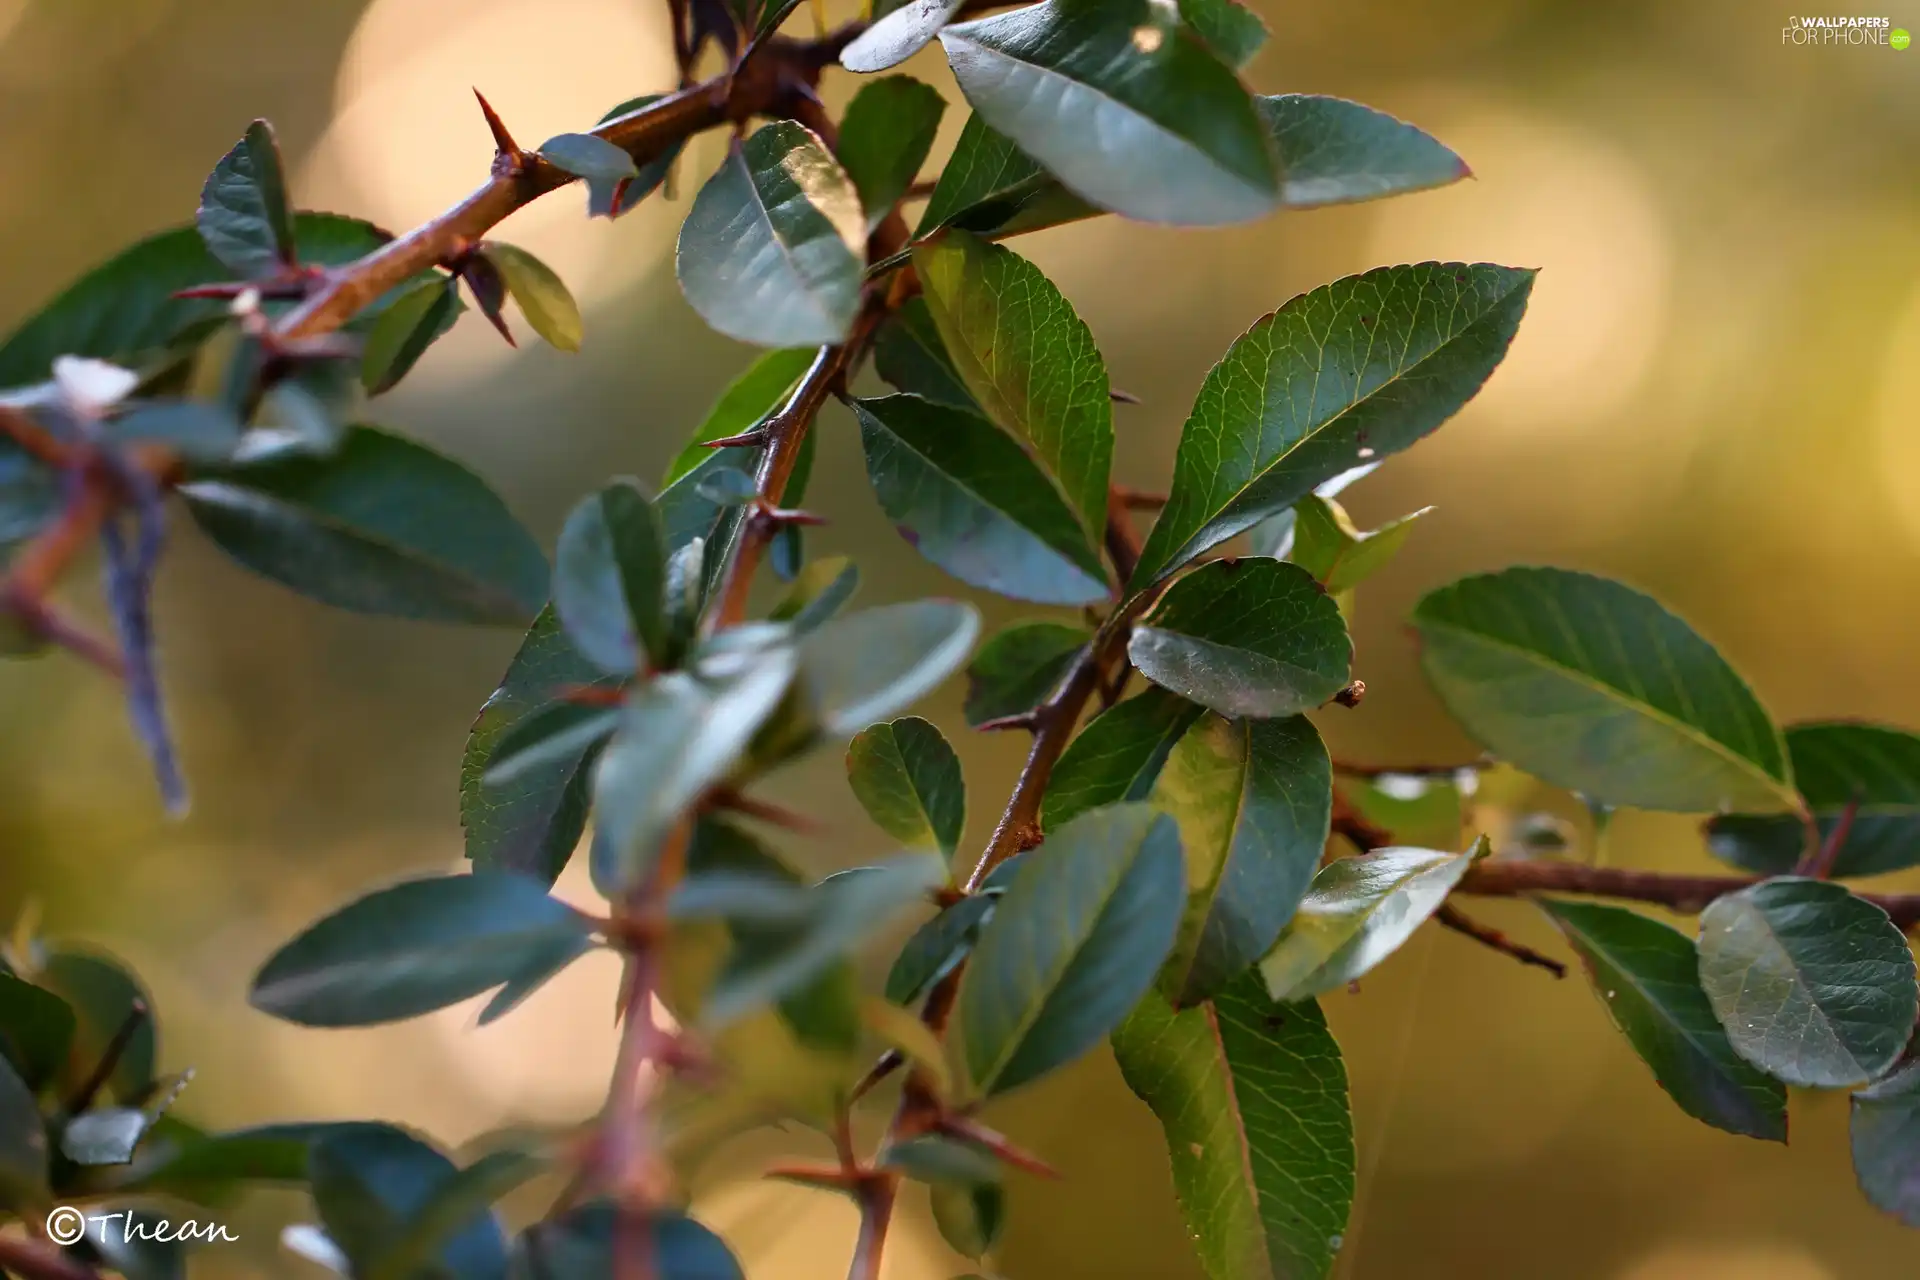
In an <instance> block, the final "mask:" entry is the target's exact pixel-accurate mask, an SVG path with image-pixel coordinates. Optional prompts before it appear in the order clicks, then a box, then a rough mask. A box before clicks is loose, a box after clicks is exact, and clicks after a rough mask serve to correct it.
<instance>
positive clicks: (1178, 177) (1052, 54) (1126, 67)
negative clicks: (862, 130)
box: [940, 0, 1280, 226]
mask: <svg viewBox="0 0 1920 1280" xmlns="http://www.w3.org/2000/svg"><path fill="white" fill-rule="evenodd" d="M940 42H941V44H942V45H944V46H945V47H946V51H947V60H948V62H949V63H951V64H952V66H953V74H954V78H955V79H957V80H958V81H959V82H960V88H961V90H962V92H964V93H965V94H966V95H967V100H968V101H969V102H971V103H972V104H973V109H974V110H975V111H977V112H979V113H980V115H981V116H983V117H984V118H985V119H986V122H987V123H988V124H990V125H992V126H993V127H994V128H995V129H997V130H999V131H1000V132H1001V133H1004V134H1006V135H1007V136H1008V137H1010V138H1012V139H1013V140H1014V141H1015V142H1016V143H1018V144H1019V145H1020V146H1021V147H1022V148H1023V149H1024V150H1026V151H1027V152H1029V153H1030V154H1031V155H1032V156H1033V157H1034V158H1035V159H1037V160H1039V161H1040V163H1041V164H1043V165H1045V166H1046V167H1047V168H1048V169H1051V170H1052V171H1053V172H1054V173H1055V174H1056V175H1058V177H1059V178H1060V180H1061V181H1062V182H1063V183H1065V184H1066V186H1067V187H1068V188H1070V189H1071V190H1072V191H1074V192H1075V193H1076V194H1078V195H1079V196H1081V197H1082V198H1084V199H1086V200H1089V201H1091V202H1093V203H1094V204H1097V205H1099V206H1101V207H1102V208H1105V209H1111V210H1113V211H1114V212H1115V213H1119V214H1123V215H1125V216H1127V217H1130V218H1138V219H1141V220H1142V221H1146V222H1170V223H1175V224H1180V225H1187V226H1212V225H1217V224H1222V223H1233V222H1246V221H1250V220H1251V219H1254V218H1259V217H1262V216H1264V215H1266V214H1267V213H1270V212H1272V211H1273V210H1274V209H1275V208H1276V207H1278V205H1279V203H1280V167H1279V163H1278V158H1277V156H1276V154H1275V151H1274V147H1273V143H1272V140H1271V139H1270V138H1269V137H1268V136H1267V131H1266V129H1265V128H1264V127H1263V125H1262V123H1261V120H1260V117H1259V115H1258V113H1257V112H1256V111H1255V110H1254V106H1253V101H1252V99H1251V97H1250V96H1249V95H1248V93H1247V91H1246V89H1245V87H1244V86H1242V85H1241V83H1240V81H1239V79H1238V78H1237V77H1236V76H1235V75H1234V73H1233V70H1232V69H1231V68H1229V67H1228V66H1226V65H1225V64H1224V63H1222V62H1221V61H1220V60H1219V59H1218V58H1217V57H1215V56H1214V54H1213V51H1212V50H1210V49H1209V48H1208V47H1207V45H1206V43H1205V42H1204V41H1203V40H1202V39H1201V38H1200V37H1199V36H1198V35H1197V34H1196V33H1195V32H1194V31H1192V30H1191V29H1189V28H1187V27H1186V26H1184V25H1182V24H1181V23H1180V21H1179V18H1178V15H1177V13H1176V12H1175V11H1174V8H1173V6H1172V5H1166V4H1163V3H1158V2H1156V0H1047V2H1046V3H1044V4H1038V5H1032V6H1029V7H1027V8H1024V9H1019V10H1016V11H1014V12H1012V13H1006V14H998V15H996V16H994V17H989V18H980V19H977V20H976V21H973V22H967V23H961V24H960V25H957V26H951V27H948V28H947V29H946V30H945V31H943V32H941V33H940Z"/></svg>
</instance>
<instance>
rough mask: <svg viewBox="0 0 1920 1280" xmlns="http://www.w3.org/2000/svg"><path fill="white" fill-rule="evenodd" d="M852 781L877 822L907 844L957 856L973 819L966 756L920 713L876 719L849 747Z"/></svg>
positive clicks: (849, 768) (848, 759)
mask: <svg viewBox="0 0 1920 1280" xmlns="http://www.w3.org/2000/svg"><path fill="white" fill-rule="evenodd" d="M847 781H848V783H849V784H851V785H852V787H853V794H854V795H855V796H856V797H858V799H859V801H860V805H861V807H862V808H864V809H865V810H866V811H867V816H868V817H870V818H872V819H873V821H874V824H875V825H876V826H878V827H879V828H880V829H881V830H882V831H884V832H886V833H887V834H888V835H889V836H892V837H893V838H894V839H895V840H898V841H899V842H900V843H902V844H905V845H910V846H913V845H917V846H925V847H931V848H937V849H939V850H940V852H941V853H942V854H944V855H945V856H947V857H949V858H951V857H952V856H953V851H954V848H955V846H957V845H958V844H959V843H960V829H961V826H962V824H964V823H965V822H966V819H967V784H966V780H965V779H964V778H962V777H961V776H960V757H959V756H956V755H955V754H954V753H953V747H952V746H951V745H950V744H949V743H948V742H947V740H946V738H944V737H943V736H941V733H940V731H939V730H938V729H936V728H934V727H933V726H932V725H931V724H929V723H927V722H926V721H925V720H922V719H920V718H919V717H918V716H908V717H906V718H904V719H900V720H894V721H890V722H888V723H886V724H876V725H873V726H871V727H869V728H867V729H863V730H862V731H861V732H860V733H858V734H856V735H855V736H854V739H853V742H852V743H851V744H849V745H848V747H847Z"/></svg>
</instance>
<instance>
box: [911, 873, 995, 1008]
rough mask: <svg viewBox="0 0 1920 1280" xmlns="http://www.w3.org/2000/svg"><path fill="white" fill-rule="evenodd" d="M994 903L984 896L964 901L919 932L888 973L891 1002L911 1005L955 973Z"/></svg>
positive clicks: (924, 926) (916, 932) (944, 911)
mask: <svg viewBox="0 0 1920 1280" xmlns="http://www.w3.org/2000/svg"><path fill="white" fill-rule="evenodd" d="M993 903H994V900H993V899H992V898H990V897H987V896H986V895H984V894H974V895H971V896H969V897H965V898H962V899H960V901H958V902H956V903H954V904H953V905H952V906H950V907H947V908H945V909H943V910H942V911H941V912H940V914H939V915H937V916H935V917H934V918H933V919H931V920H929V921H927V922H926V923H925V924H923V925H921V926H920V927H919V928H918V929H916V930H915V931H914V933H913V936H912V937H910V938H908V939H907V941H906V945H905V946H903V947H901V948H900V954H899V955H898V956H896V957H895V958H894V961H893V967H892V968H891V969H889V970H888V971H887V986H886V996H887V999H889V1000H891V1001H893V1003H895V1004H899V1005H910V1004H912V1003H914V1002H915V1001H916V1000H918V999H920V997H922V996H924V995H926V994H927V992H929V991H931V990H932V989H933V985H934V984H935V983H936V982H939V981H940V979H942V978H944V977H946V976H947V975H948V974H949V973H952V972H953V970H954V969H955V968H956V967H958V965H959V964H960V962H961V961H962V960H963V959H965V958H966V955H967V953H968V952H969V951H971V950H973V943H974V940H975V938H976V937H977V936H978V935H979V932H980V926H981V925H982V924H984V923H985V922H986V919H987V917H988V916H989V915H990V914H991V913H992V911H993Z"/></svg>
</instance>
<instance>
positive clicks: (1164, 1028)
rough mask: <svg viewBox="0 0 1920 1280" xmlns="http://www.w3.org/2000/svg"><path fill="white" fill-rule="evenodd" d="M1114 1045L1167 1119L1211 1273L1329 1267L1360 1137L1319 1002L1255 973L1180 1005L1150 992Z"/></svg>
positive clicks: (1178, 1181) (1189, 1215) (1131, 1078)
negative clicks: (1266, 984) (1270, 987)
mask: <svg viewBox="0 0 1920 1280" xmlns="http://www.w3.org/2000/svg"><path fill="white" fill-rule="evenodd" d="M1113 1049H1114V1055H1115V1056H1116V1057H1117V1058H1118V1059H1119V1063H1120V1073H1121V1075H1122V1076H1123V1077H1124V1078H1125V1079H1126V1082H1127V1087H1128V1088H1130V1089H1132V1090H1133V1091H1134V1093H1136V1094H1138V1095H1139V1096H1140V1099H1141V1100H1142V1101H1143V1102H1145V1103H1146V1104H1147V1105H1148V1106H1149V1107H1151V1108H1152V1109H1153V1113H1154V1115H1155V1116H1156V1117H1158V1118H1159V1120H1160V1123H1161V1126H1162V1127H1163V1128H1164V1129H1165V1130H1166V1135H1167V1157H1168V1160H1169V1162H1170V1163H1171V1164H1172V1166H1173V1188H1174V1193H1175V1195H1176V1196H1178V1198H1179V1201H1180V1210H1181V1213H1182V1214H1183V1215H1184V1216H1185V1218H1186V1222H1187V1230H1188V1232H1189V1233H1190V1234H1191V1235H1192V1237H1193V1241H1194V1247H1195V1250H1196V1252H1197V1253H1198V1255H1199V1259H1200V1267H1201V1270H1202V1271H1204V1272H1205V1273H1206V1275H1207V1276H1208V1278H1209V1280H1255V1278H1256V1277H1258V1278H1259V1280H1283V1278H1291V1277H1309V1276H1312V1277H1319V1276H1325V1275H1327V1274H1329V1272H1330V1271H1331V1270H1332V1267H1333V1262H1334V1258H1335V1257H1336V1255H1338V1253H1339V1251H1340V1243H1341V1236H1342V1235H1343V1234H1344V1233H1345V1231H1346V1227H1347V1215H1348V1212H1349V1211H1350V1209H1351V1207H1352V1204H1353V1190H1354V1141H1353V1118H1352V1115H1351V1113H1350V1111H1349V1108H1348V1103H1347V1072H1346V1067H1345V1065H1344V1064H1343V1063H1342V1062H1341V1060H1340V1046H1339V1045H1338V1044H1336V1043H1334V1039H1333V1036H1332V1035H1331V1034H1330V1033H1329V1032H1328V1031H1327V1022H1326V1019H1325V1018H1324V1017H1323V1016H1322V1015H1321V1013H1320V1009H1319V1006H1317V1005H1315V1004H1314V1003H1312V1002H1311V1001H1307V1002H1303V1003H1300V1004H1275V1003H1274V1002H1273V1001H1271V1000H1270V999H1268V997H1267V993H1266V992H1265V991H1264V990H1262V989H1261V985H1260V976H1259V975H1258V974H1253V973H1250V974H1247V975H1246V976H1244V977H1242V978H1241V979H1240V980H1239V981H1237V982H1235V983H1234V984H1233V985H1232V986H1231V987H1229V988H1228V989H1227V990H1225V991H1223V992H1221V993H1220V995H1219V996H1217V997H1216V998H1215V999H1214V1001H1213V1003H1212V1004H1208V1005H1201V1006H1199V1007H1198V1008H1193V1009H1187V1010H1185V1011H1183V1012H1178V1013H1176V1012H1175V1011H1174V1009H1173V1007H1172V1006H1171V1005H1169V1004H1168V1003H1167V1002H1166V1000H1165V999H1163V998H1162V997H1161V996H1160V995H1159V994H1158V993H1157V992H1156V993H1151V994H1149V995H1148V996H1147V998H1146V999H1144V1000H1142V1001H1141V1002H1140V1005H1139V1007H1138V1008H1136V1009H1135V1010H1134V1011H1133V1013H1132V1014H1131V1015H1130V1016H1129V1017H1128V1018H1127V1020H1126V1021H1125V1022H1123V1023H1121V1024H1120V1027H1119V1028H1118V1029H1117V1030H1116V1031H1115V1032H1114V1035H1113Z"/></svg>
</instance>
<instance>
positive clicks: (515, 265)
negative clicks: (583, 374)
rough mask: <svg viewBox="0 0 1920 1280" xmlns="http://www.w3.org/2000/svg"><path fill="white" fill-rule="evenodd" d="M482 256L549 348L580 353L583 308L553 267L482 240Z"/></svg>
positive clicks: (507, 246) (514, 248)
mask: <svg viewBox="0 0 1920 1280" xmlns="http://www.w3.org/2000/svg"><path fill="white" fill-rule="evenodd" d="M480 253H481V254H482V256H484V257H485V258H486V260H487V261H488V262H491V263H492V264H493V266H494V269H495V270H496V271H498V272H499V273H500V278H501V279H502V280H504V281H506V285H507V292H508V293H510V294H512V295H513V300H514V302H515V303H516V304H518V306H519V308H520V314H521V315H523V316H525V317H526V318H527V323H528V324H530V325H532V326H533V331H534V332H535V333H537V334H539V335H540V336H541V337H542V338H544V339H546V341H547V343H548V344H549V345H550V346H554V347H558V348H559V349H560V350H562V351H578V350H579V349H580V340H581V337H582V335H583V334H584V332H585V327H584V326H583V325H582V323H581V320H580V304H579V303H577V302H575V301H574V300H573V294H571V293H569V292H568V291H567V286H566V282H565V281H563V280H561V279H560V277H559V276H558V275H556V274H555V273H554V270H553V268H552V267H549V266H548V265H547V264H546V263H544V262H542V261H540V259H538V258H536V257H534V256H533V255H532V254H530V253H528V252H527V251H526V250H525V249H521V248H518V247H517V246H514V245H510V244H501V243H500V242H499V241H498V240H482V241H481V242H480Z"/></svg>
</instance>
